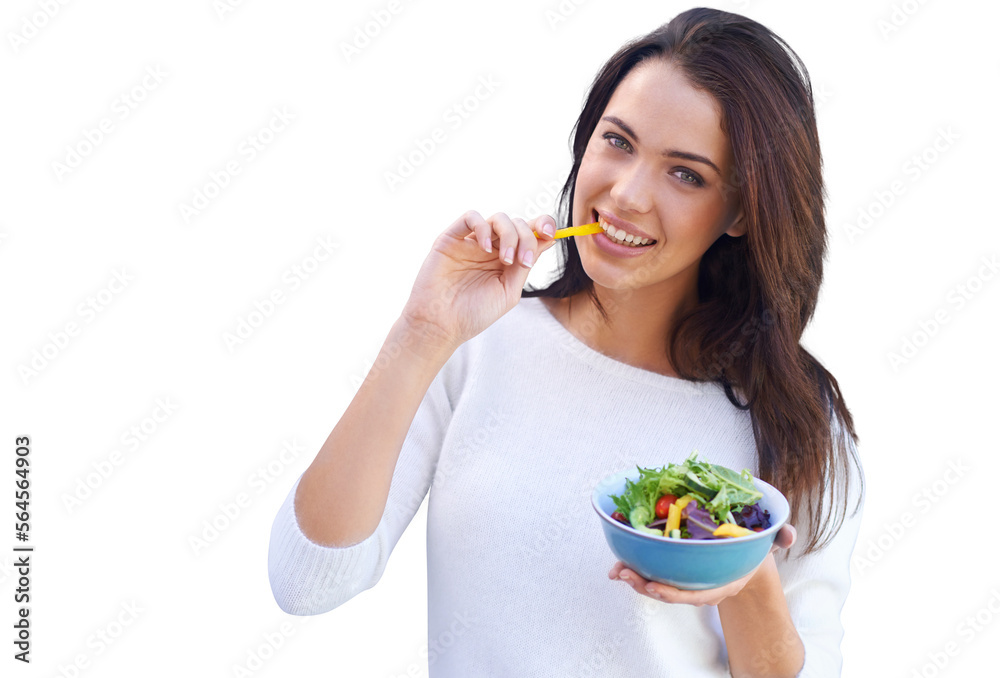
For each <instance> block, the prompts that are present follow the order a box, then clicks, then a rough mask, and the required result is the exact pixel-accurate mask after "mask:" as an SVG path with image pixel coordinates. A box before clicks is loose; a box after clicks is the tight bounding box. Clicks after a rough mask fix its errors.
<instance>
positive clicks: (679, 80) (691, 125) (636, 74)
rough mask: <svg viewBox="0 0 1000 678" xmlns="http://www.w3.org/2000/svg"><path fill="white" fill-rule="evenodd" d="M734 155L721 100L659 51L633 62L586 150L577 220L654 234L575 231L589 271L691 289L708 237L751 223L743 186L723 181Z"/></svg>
mask: <svg viewBox="0 0 1000 678" xmlns="http://www.w3.org/2000/svg"><path fill="white" fill-rule="evenodd" d="M731 165H732V150H731V148H730V144H729V140H728V138H727V137H726V134H725V133H724V132H723V131H722V126H721V116H720V111H719V109H718V106H717V104H716V102H715V100H714V99H713V98H712V97H711V96H710V95H709V94H706V93H704V92H701V91H699V90H696V89H694V88H693V87H692V86H691V84H690V83H689V82H688V80H687V78H686V77H685V76H684V74H683V73H682V72H681V70H680V69H678V68H677V67H675V66H673V65H671V64H669V63H668V62H666V61H664V60H663V59H659V58H654V59H649V60H647V61H644V62H642V63H640V64H639V65H638V66H636V67H634V68H633V69H632V71H631V72H630V73H629V74H628V75H627V76H626V77H625V78H624V79H623V80H622V81H621V82H620V83H619V84H618V87H617V88H616V90H615V92H614V94H613V95H612V96H611V100H610V101H609V102H608V105H607V107H606V108H605V110H604V113H603V115H602V116H601V119H600V120H599V121H598V123H597V127H596V128H595V130H594V133H593V135H592V136H591V137H590V141H589V143H588V145H587V149H586V151H585V152H584V156H583V161H582V162H581V164H580V169H579V172H578V173H577V178H576V191H575V194H574V202H573V224H574V225H580V224H588V223H592V222H594V221H600V222H601V223H602V226H606V225H608V224H610V225H611V226H613V227H614V231H615V232H618V231H620V230H624V231H626V232H631V233H633V235H634V236H645V237H647V238H650V239H651V240H652V241H653V242H652V243H651V244H648V245H645V246H640V247H633V246H630V245H631V243H629V242H626V243H625V244H624V245H619V244H616V243H613V242H611V241H610V240H609V239H608V236H607V235H605V234H604V233H598V234H596V235H590V236H584V237H577V238H576V244H577V248H578V249H579V252H580V259H581V261H582V263H583V268H584V270H586V272H587V275H589V276H590V278H591V279H592V280H593V281H594V282H595V283H596V284H598V285H601V286H604V287H607V288H611V289H636V288H643V287H647V286H670V287H671V288H676V289H677V290H678V291H683V292H684V294H695V290H696V289H697V274H698V262H699V261H700V260H701V257H702V255H703V254H704V253H705V251H706V250H707V249H708V248H709V246H710V245H711V244H712V243H713V242H715V241H716V240H717V239H718V238H719V236H721V235H722V234H723V233H728V234H729V235H732V236H741V235H743V233H744V232H745V226H744V225H743V220H742V219H741V218H740V217H741V213H740V210H739V205H738V202H739V196H738V194H737V192H736V191H735V190H733V188H732V187H731V186H730V187H727V186H725V184H724V181H723V178H724V177H729V176H731V174H730V172H731ZM606 232H610V229H606ZM633 240H635V238H634V237H633ZM678 286H679V288H678Z"/></svg>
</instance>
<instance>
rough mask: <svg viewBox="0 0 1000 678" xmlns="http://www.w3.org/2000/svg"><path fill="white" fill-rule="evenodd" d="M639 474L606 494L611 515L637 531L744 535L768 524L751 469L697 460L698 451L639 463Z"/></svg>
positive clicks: (712, 536)
mask: <svg viewBox="0 0 1000 678" xmlns="http://www.w3.org/2000/svg"><path fill="white" fill-rule="evenodd" d="M636 468H637V469H639V479H638V480H636V481H633V480H626V481H625V490H624V492H622V494H621V495H617V496H616V495H611V497H610V498H611V500H612V501H614V502H615V506H616V507H617V508H618V510H617V511H615V512H614V513H612V514H611V517H612V518H614V519H615V520H618V521H620V522H622V523H624V524H626V525H628V526H629V527H632V528H633V529H635V530H638V531H639V532H645V533H647V534H655V535H658V536H661V537H663V536H666V537H670V538H672V539H721V538H725V537H744V536H746V535H749V534H753V533H754V532H760V531H761V530H764V529H767V528H768V527H770V526H771V516H770V514H769V513H768V512H767V511H764V510H761V508H760V504H758V502H759V501H760V500H761V499H762V498H763V496H764V495H763V494H762V493H761V492H760V491H759V490H758V489H757V488H756V487H754V484H753V476H752V475H751V474H750V471H749V470H747V469H743V472H742V473H737V472H736V471H733V470H732V469H728V468H726V467H724V466H716V465H715V464H709V463H708V462H705V461H699V460H698V451H697V450H695V451H694V452H692V453H691V456H689V457H688V458H687V459H686V460H685V461H684V463H683V464H667V465H666V466H665V467H663V468H659V469H650V468H639V467H638V466H636Z"/></svg>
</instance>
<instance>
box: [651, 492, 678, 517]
mask: <svg viewBox="0 0 1000 678" xmlns="http://www.w3.org/2000/svg"><path fill="white" fill-rule="evenodd" d="M675 501H677V497H675V496H674V495H672V494H665V495H663V496H662V497H660V498H659V499H657V500H656V517H657V518H666V517H667V511H669V510H670V505H671V504H673V503H674V502H675Z"/></svg>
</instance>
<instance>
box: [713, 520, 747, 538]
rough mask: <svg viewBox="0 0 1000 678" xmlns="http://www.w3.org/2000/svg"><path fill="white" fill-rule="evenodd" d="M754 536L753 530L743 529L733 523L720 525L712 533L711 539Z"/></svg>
mask: <svg viewBox="0 0 1000 678" xmlns="http://www.w3.org/2000/svg"><path fill="white" fill-rule="evenodd" d="M751 534H756V533H755V532H754V531H753V530H748V529H747V528H745V527H740V526H739V525H736V524H734V523H722V524H721V525H719V526H718V527H717V528H715V532H713V533H712V536H713V537H746V536H747V535H751Z"/></svg>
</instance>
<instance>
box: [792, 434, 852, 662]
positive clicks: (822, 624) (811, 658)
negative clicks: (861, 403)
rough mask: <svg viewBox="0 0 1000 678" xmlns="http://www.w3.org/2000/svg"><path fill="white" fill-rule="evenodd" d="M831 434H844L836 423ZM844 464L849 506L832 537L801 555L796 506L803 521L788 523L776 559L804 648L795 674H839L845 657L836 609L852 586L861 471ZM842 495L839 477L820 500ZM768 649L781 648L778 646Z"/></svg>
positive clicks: (802, 541)
mask: <svg viewBox="0 0 1000 678" xmlns="http://www.w3.org/2000/svg"><path fill="white" fill-rule="evenodd" d="M834 435H837V436H842V435H843V434H842V432H841V430H840V429H839V427H838V426H837V425H835V426H834ZM843 437H844V438H846V444H847V445H848V446H850V448H853V447H854V443H853V441H852V440H851V439H850V437H849V436H843ZM859 465H860V461H859ZM848 468H849V470H850V484H849V487H848V492H849V495H848V501H847V511H846V513H845V515H844V522H843V523H842V525H841V527H840V529H839V530H838V532H837V534H836V536H834V537H833V539H831V540H830V541H829V542H828V543H827V544H826V546H824V547H823V548H822V549H820V550H819V551H815V552H813V553H811V554H809V555H808V556H802V555H801V553H802V550H803V549H804V547H805V543H806V542H807V541H808V539H805V538H804V537H805V536H806V535H805V534H804V533H803V532H804V529H805V528H806V525H807V522H806V518H805V512H804V510H801V509H800V511H799V512H798V516H799V518H798V519H799V520H800V521H801V522H800V523H799V524H796V523H794V522H793V523H792V525H794V526H795V527H797V528H799V535H798V537H799V538H798V540H797V541H796V544H795V545H794V546H793V547H792V552H791V553H790V554H789V557H788V558H787V559H785V558H783V557H779V558H777V560H776V563H777V568H778V572H779V574H780V576H781V583H782V587H783V589H784V591H785V600H786V601H787V603H788V609H789V612H790V613H791V617H792V622H793V623H794V624H795V628H796V630H797V631H798V633H799V637H800V638H801V639H802V644H803V646H804V647H805V665H804V666H803V668H802V671H800V672H799V674H798V676H799V678H835V677H836V678H839V676H840V674H841V666H842V663H843V659H842V656H841V652H840V643H841V640H842V639H843V636H844V627H843V624H842V622H841V620H840V614H841V611H842V609H843V607H844V602H845V601H846V599H847V594H848V592H849V590H850V588H851V569H850V568H851V555H852V553H853V552H854V546H855V543H856V542H857V538H858V531H859V529H860V527H861V514H862V509H863V508H864V507H863V495H862V493H861V483H862V481H863V478H864V475H863V471H862V470H861V469H860V468H855V466H854V464H853V463H851V462H848ZM842 495H843V489H842V485H841V484H840V482H838V483H837V486H836V488H835V490H834V491H831V490H830V487H829V486H828V487H827V494H826V497H825V499H824V505H825V508H827V509H828V508H829V507H830V505H831V502H840V501H843V496H842ZM859 498H861V500H862V503H861V504H858V500H859ZM855 505H857V511H856V512H854V508H855ZM852 513H853V515H852ZM775 555H776V556H777V554H775ZM772 650H773V651H779V652H780V650H781V648H772Z"/></svg>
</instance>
